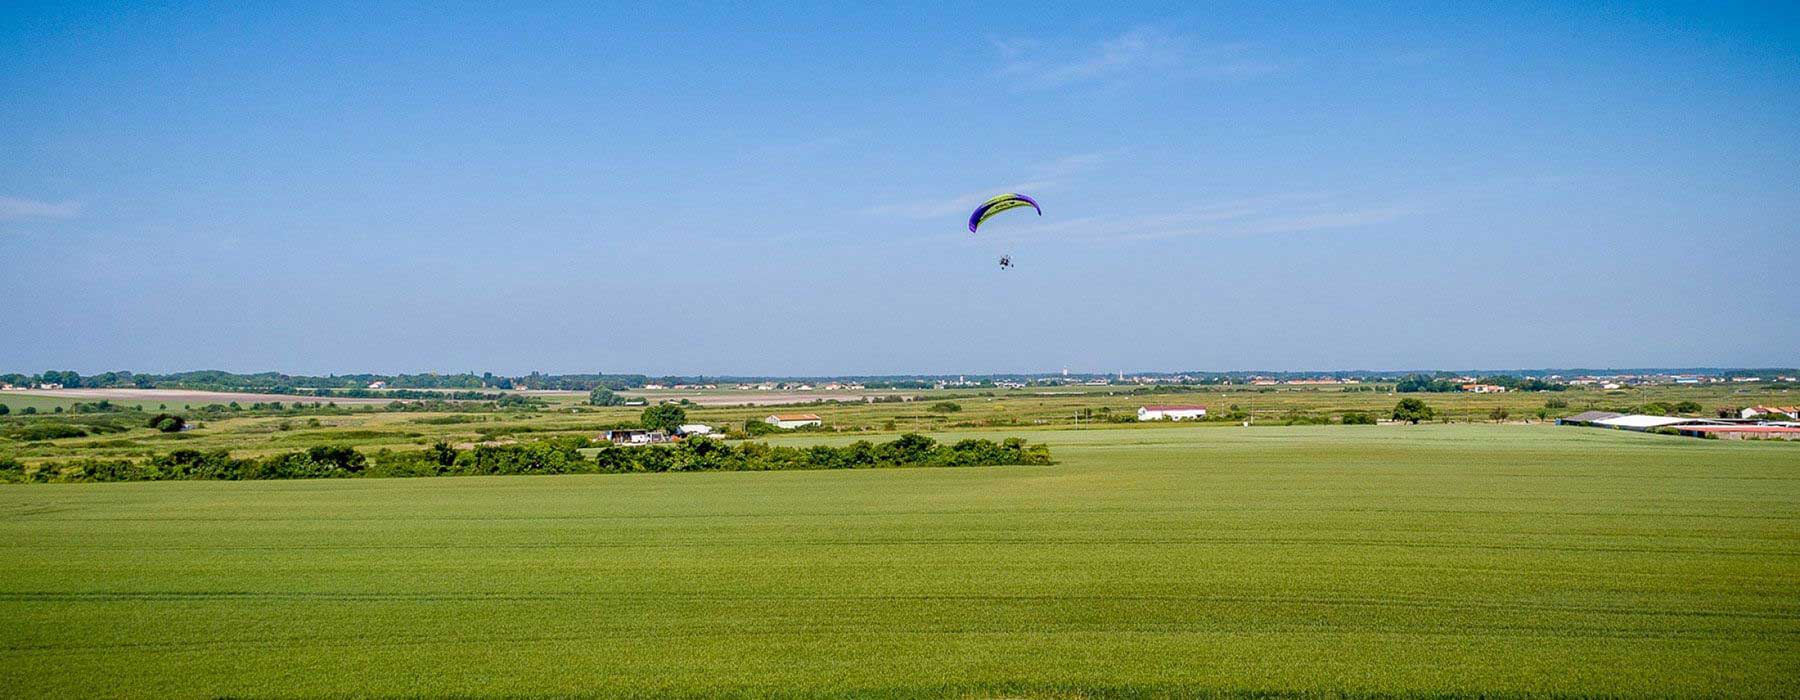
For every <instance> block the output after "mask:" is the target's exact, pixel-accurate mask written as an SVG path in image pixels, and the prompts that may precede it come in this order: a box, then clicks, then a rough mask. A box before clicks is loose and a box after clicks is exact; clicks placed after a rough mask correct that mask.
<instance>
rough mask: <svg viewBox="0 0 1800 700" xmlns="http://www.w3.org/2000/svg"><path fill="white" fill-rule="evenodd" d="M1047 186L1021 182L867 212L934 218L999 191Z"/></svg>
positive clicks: (961, 209) (965, 208)
mask: <svg viewBox="0 0 1800 700" xmlns="http://www.w3.org/2000/svg"><path fill="white" fill-rule="evenodd" d="M1047 186H1048V183H1044V182H1021V183H1018V184H1015V185H1007V186H1004V187H989V188H987V189H982V190H977V191H974V192H965V193H963V194H959V195H955V196H953V197H943V198H939V199H927V200H921V201H914V202H893V203H889V204H882V205H878V206H875V207H870V208H869V210H868V213H870V214H877V215H884V216H903V217H907V218H910V219H936V218H940V217H945V216H950V215H953V214H967V213H969V211H970V210H973V209H974V208H975V205H977V204H980V203H982V202H985V201H987V200H988V198H990V197H993V196H994V195H996V194H999V193H1001V192H1018V191H1021V190H1042V189H1044V188H1045V187H1047Z"/></svg>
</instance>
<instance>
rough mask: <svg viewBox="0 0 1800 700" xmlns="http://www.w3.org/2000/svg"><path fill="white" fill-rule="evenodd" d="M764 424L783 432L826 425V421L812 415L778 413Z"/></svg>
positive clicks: (764, 420)
mask: <svg viewBox="0 0 1800 700" xmlns="http://www.w3.org/2000/svg"><path fill="white" fill-rule="evenodd" d="M763 422H764V423H768V424H769V425H773V426H775V427H777V428H781V429H782V430H793V429H794V428H804V427H806V426H809V425H811V426H817V425H824V424H825V421H824V420H822V419H820V418H819V417H818V416H815V415H813V414H811V413H776V414H773V415H771V416H769V417H768V418H764V419H763Z"/></svg>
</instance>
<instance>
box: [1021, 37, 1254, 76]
mask: <svg viewBox="0 0 1800 700" xmlns="http://www.w3.org/2000/svg"><path fill="white" fill-rule="evenodd" d="M994 46H995V48H997V49H998V50H999V51H1000V56H1001V59H1002V64H1001V67H1000V69H999V71H998V73H999V75H1001V76H1003V77H1007V78H1010V79H1012V80H1013V81H1014V82H1013V84H1014V85H1015V86H1018V87H1021V88H1026V89H1035V90H1045V89H1052V88H1060V87H1066V86H1070V85H1076V84H1080V83H1093V82H1107V81H1118V80H1124V79H1127V78H1132V77H1138V76H1145V75H1190V76H1207V77H1214V78H1239V77H1248V76H1254V75H1261V74H1264V73H1269V72H1273V71H1275V70H1277V69H1278V68H1279V67H1280V66H1279V64H1277V63H1276V62H1274V61H1271V60H1268V59H1265V58H1260V57H1259V56H1258V55H1257V52H1256V51H1255V47H1253V46H1252V45H1250V44H1245V43H1228V44H1210V45H1202V44H1199V43H1197V42H1195V41H1193V40H1192V39H1190V38H1188V37H1185V36H1180V35H1175V34H1169V33H1166V32H1163V31H1161V30H1158V29H1153V28H1138V29H1133V30H1130V31H1127V32H1124V33H1122V34H1119V35H1117V36H1113V37H1110V38H1107V39H1103V40H1100V41H1099V42H1096V43H1092V44H1086V45H1081V46H1076V47H1072V48H1071V47H1069V46H1067V45H1059V44H1056V43H1051V42H1045V41H1039V40H1018V39H1011V40H996V41H995V42H994Z"/></svg>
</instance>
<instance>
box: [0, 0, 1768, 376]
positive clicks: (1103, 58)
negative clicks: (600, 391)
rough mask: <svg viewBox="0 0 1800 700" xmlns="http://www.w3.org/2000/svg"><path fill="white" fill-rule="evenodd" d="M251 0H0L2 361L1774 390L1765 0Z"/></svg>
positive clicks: (28, 364) (146, 367)
mask: <svg viewBox="0 0 1800 700" xmlns="http://www.w3.org/2000/svg"><path fill="white" fill-rule="evenodd" d="M252 5H255V6H246V4H242V3H220V4H216V5H204V4H198V3H190V4H178V5H175V6H172V7H151V6H149V5H148V4H140V3H120V4H116V5H115V4H90V3H68V4H62V3H57V4H36V3H31V2H25V3H8V4H6V5H5V6H4V7H0V295H3V296H0V298H3V299H5V300H6V303H5V304H4V306H5V307H6V308H7V313H6V321H5V322H4V324H3V325H0V369H5V370H9V371H14V370H17V371H35V370H41V369H47V368H67V369H76V370H79V371H84V372H97V371H104V370H111V369H132V370H138V371H169V370H185V369H199V368H219V369H228V370H237V371H259V370H269V369H274V370H281V371H288V372H307V373H323V372H350V371H380V372H402V371H407V372H412V371H461V370H474V371H485V370H491V371H495V372H525V371H531V370H543V371H550V372H575V371H607V372H652V373H715V374H716V373H738V374H749V373H770V374H824V373H904V372H989V371H1048V370H1055V369H1058V368H1061V367H1065V366H1067V367H1069V368H1071V369H1074V370H1077V371H1112V370H1121V369H1122V370H1126V371H1131V370H1174V369H1212V370H1230V369H1349V368H1371V369H1384V368H1412V367H1458V368H1462V367H1544V366H1658V365H1661V366H1688V365H1718V366H1759V365H1786V366H1792V365H1796V364H1800V322H1797V319H1800V294H1797V293H1796V288H1795V282H1796V280H1800V273H1797V272H1796V270H1797V269H1800V265H1797V264H1796V259H1797V257H1800V256H1797V253H1800V224H1797V223H1796V222H1797V221H1800V9H1797V6H1795V5H1794V4H1792V3H1781V4H1769V5H1722V4H1716V3H1692V4H1681V5H1657V6H1654V7H1646V8H1627V7H1619V6H1609V7H1595V6H1592V5H1590V4H1588V3H1580V4H1533V3H1492V4H1489V3H1480V4H1476V3H1469V4H1467V5H1471V6H1469V7H1441V6H1437V5H1436V4H1429V5H1427V4H1421V5H1418V6H1406V7H1399V6H1396V7H1387V8H1366V7H1365V8H1359V9H1349V8H1344V7H1341V6H1340V4H1338V3H1324V4H1318V5H1308V4H1298V5H1295V6H1292V7H1288V8H1284V9H1282V10H1280V11H1279V13H1276V14H1271V12H1272V11H1271V10H1270V9H1269V8H1267V7H1262V5H1264V4H1263V3H1245V4H1238V5H1200V4H1196V3H1189V2H1181V3H1169V4H1166V5H1140V6H1135V7H1132V8H1114V7H1104V8H1101V7H1090V8H1074V9H1069V8H1056V7H1046V6H1044V5H1043V4H1041V3H1021V4H1006V3H987V4H984V5H982V6H981V7H980V9H979V11H972V10H970V9H968V7H967V5H966V3H955V4H946V5H942V6H936V7H909V8H906V9H885V8H858V7H842V6H838V5H836V4H821V5H804V4H796V3H780V4H772V5H770V6H766V7H763V8H760V9H759V8H754V7H741V8H740V7H734V8H733V9H730V10H726V9H722V6H720V5H718V4H716V3H702V4H694V5H686V6H679V5H667V6H661V7H655V8H644V7H630V8H627V7H622V6H621V7H618V8H610V7H594V6H593V5H594V3H570V4H566V5H564V4H530V5H529V6H524V7H517V8H506V9H495V8H469V7H454V8H450V7H436V6H431V5H421V6H416V7H411V8H406V7H400V6H398V4H390V3H347V4H341V5H334V4H327V3H302V4H299V6H294V7H275V6H266V5H263V4H260V3H259V4H252ZM371 5H372V6H371ZM520 5H525V4H524V3H520ZM1475 5H1478V6H1475ZM1009 190H1018V191H1023V192H1027V193H1029V194H1032V195H1033V196H1035V197H1036V198H1037V199H1038V200H1039V201H1040V202H1041V203H1042V204H1043V206H1044V216H1043V217H1041V218H1039V217H1034V216H1032V215H1030V214H1029V213H1017V212H1011V213H1008V214H1006V215H1003V216H1001V217H999V218H996V219H995V220H993V221H992V222H990V224H989V225H988V226H986V227H984V228H983V234H982V235H981V236H978V237H971V236H970V235H968V233H967V231H966V230H965V228H964V225H965V224H964V221H965V218H966V216H967V211H968V209H969V208H971V207H972V206H973V205H974V204H975V203H978V202H979V201H980V200H982V199H985V198H986V197H987V196H989V195H991V194H994V193H998V192H1002V191H1009ZM1001 253H1010V254H1011V255H1012V256H1013V259H1014V260H1015V261H1016V262H1017V265H1018V266H1017V268H1016V269H1013V270H1007V271H1002V270H1000V269H998V267H997V266H996V265H995V260H996V259H997V258H998V257H999V255H1000V254H1001Z"/></svg>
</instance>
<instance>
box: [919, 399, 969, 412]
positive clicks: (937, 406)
mask: <svg viewBox="0 0 1800 700" xmlns="http://www.w3.org/2000/svg"><path fill="white" fill-rule="evenodd" d="M925 410H927V411H931V412H932V413H955V412H957V411H961V410H962V404H959V403H956V402H954V401H939V402H937V403H934V404H932V405H931V406H930V407H929V408H927V409H925Z"/></svg>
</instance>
